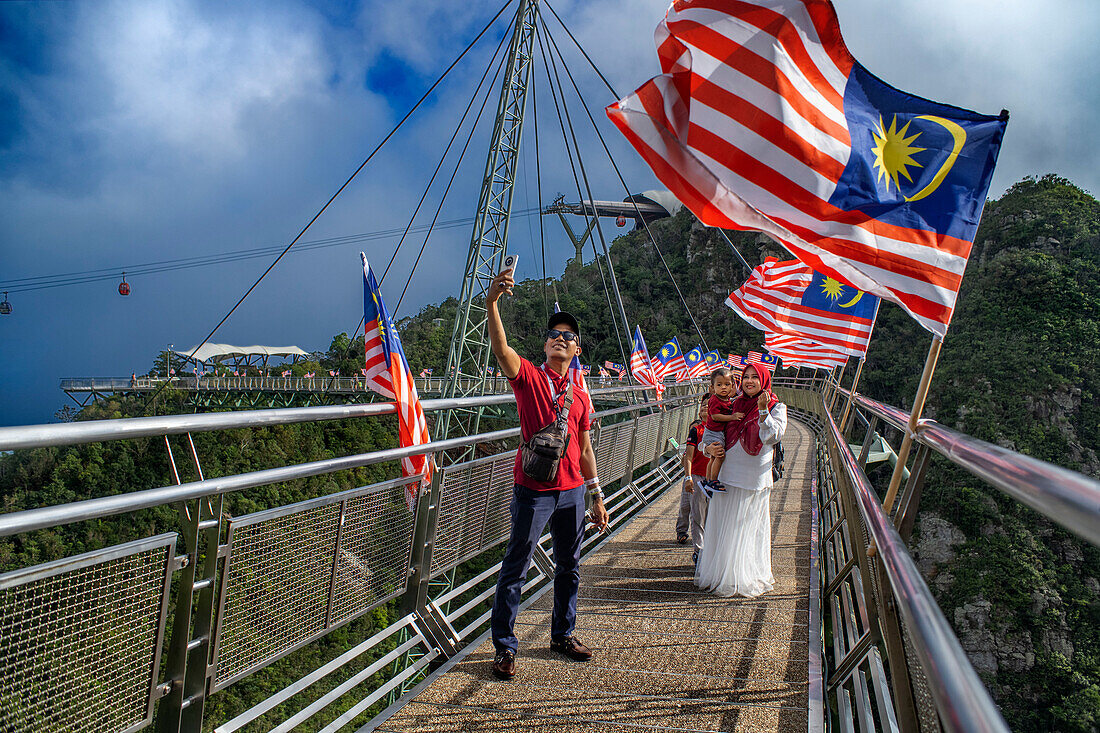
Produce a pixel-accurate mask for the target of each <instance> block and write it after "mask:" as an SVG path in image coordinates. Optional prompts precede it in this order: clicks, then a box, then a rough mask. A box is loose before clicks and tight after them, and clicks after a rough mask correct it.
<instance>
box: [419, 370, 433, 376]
mask: <svg viewBox="0 0 1100 733" xmlns="http://www.w3.org/2000/svg"><path fill="white" fill-rule="evenodd" d="M420 376H422V377H430V376H432V370H431V369H421V370H420Z"/></svg>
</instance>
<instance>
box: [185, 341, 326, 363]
mask: <svg viewBox="0 0 1100 733" xmlns="http://www.w3.org/2000/svg"><path fill="white" fill-rule="evenodd" d="M194 350H195V347H194V346H192V347H191V348H189V349H184V350H183V351H173V352H172V353H174V354H178V355H179V356H182V357H184V358H185V359H194V360H195V361H201V362H208V361H221V360H222V359H224V358H226V357H239V356H245V357H247V356H308V355H309V352H308V351H303V350H302V349H299V348H298V347H297V346H233V345H232V344H211V343H206V344H203V345H202V348H200V349H199V350H198V351H196V352H195V355H194V356H191V352H192V351H194Z"/></svg>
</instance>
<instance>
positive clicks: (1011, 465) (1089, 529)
mask: <svg viewBox="0 0 1100 733" xmlns="http://www.w3.org/2000/svg"><path fill="white" fill-rule="evenodd" d="M842 392H843V393H844V394H847V390H842ZM853 404H855V405H858V406H859V407H862V408H863V409H865V410H867V411H868V412H870V413H872V414H874V415H877V416H878V417H880V418H882V419H883V420H885V421H887V422H889V423H890V424H892V425H894V426H895V427H898V428H899V429H901V430H905V429H906V425H907V423H908V421H909V415H908V414H907V413H905V412H903V411H902V410H899V409H898V408H896V407H893V406H891V405H886V404H883V403H881V402H878V401H876V400H873V399H871V398H869V397H864V396H863V395H861V394H859V393H858V392H857V393H856V395H855V398H854V399H853ZM916 433H917V435H916V441H917V442H918V443H921V444H923V445H927V446H928V447H929V448H931V449H932V450H934V451H936V452H937V453H939V454H940V455H942V456H943V457H945V458H947V459H948V460H950V461H951V462H952V463H954V464H955V465H957V466H960V467H961V468H965V469H966V470H967V471H969V472H970V473H972V474H974V475H975V476H977V477H978V478H981V479H983V480H984V481H987V482H988V483H989V484H991V485H992V486H994V487H996V488H998V489H1000V490H1001V491H1003V492H1005V493H1006V494H1008V495H1009V496H1011V497H1012V498H1014V499H1016V500H1017V501H1020V502H1022V503H1024V504H1026V505H1027V506H1029V507H1031V508H1032V509H1034V510H1035V511H1037V512H1039V513H1040V514H1042V515H1043V516H1045V517H1047V518H1048V519H1050V520H1052V521H1054V522H1056V523H1058V524H1059V525H1061V526H1062V527H1064V528H1066V529H1068V530H1069V531H1070V532H1073V533H1074V534H1076V535H1077V536H1079V537H1081V538H1082V539H1085V540H1087V541H1088V542H1091V543H1092V544H1093V545H1096V546H1098V547H1100V481H1096V480H1095V479H1092V478H1089V477H1088V476H1085V475H1083V474H1080V473H1077V472H1076V471H1071V470H1070V469H1068V468H1062V467H1061V466H1056V465H1054V464H1053V463H1047V462H1046V461H1041V460H1039V459H1038V458H1032V457H1031V456H1025V455H1023V454H1022V453H1017V452H1015V451H1011V450H1008V449H1007V448H1002V447H1000V446H997V445H993V444H992V443H987V442H985V441H984V440H979V439H978V438H974V437H971V436H969V435H965V434H963V433H960V432H958V431H956V430H952V429H951V428H948V427H946V426H944V425H941V424H940V423H938V422H936V421H935V420H931V419H929V418H924V419H922V420H920V421H919V422H918V423H917V430H916Z"/></svg>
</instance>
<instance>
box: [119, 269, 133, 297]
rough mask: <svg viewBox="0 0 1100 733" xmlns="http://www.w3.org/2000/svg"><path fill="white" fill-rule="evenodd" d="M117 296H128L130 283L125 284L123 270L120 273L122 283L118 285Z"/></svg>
mask: <svg viewBox="0 0 1100 733" xmlns="http://www.w3.org/2000/svg"><path fill="white" fill-rule="evenodd" d="M118 294H119V295H129V294H130V283H128V282H126V271H125V270H123V272H122V282H120V283H119V284H118Z"/></svg>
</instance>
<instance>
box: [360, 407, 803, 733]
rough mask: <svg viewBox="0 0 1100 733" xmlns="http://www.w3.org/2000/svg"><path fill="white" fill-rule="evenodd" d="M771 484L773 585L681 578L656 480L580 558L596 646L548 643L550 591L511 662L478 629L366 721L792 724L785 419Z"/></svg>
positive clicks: (538, 726) (793, 631)
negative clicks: (408, 694)
mask: <svg viewBox="0 0 1100 733" xmlns="http://www.w3.org/2000/svg"><path fill="white" fill-rule="evenodd" d="M784 447H785V448H786V452H787V467H788V471H787V475H786V476H785V477H784V478H783V479H782V480H781V481H780V482H779V483H777V484H776V486H775V488H774V489H773V491H772V498H771V512H772V569H773V572H774V574H775V577H776V587H775V589H774V590H773V591H772V592H771V593H768V594H766V595H764V596H761V597H759V598H755V599H745V598H732V599H731V598H718V597H715V596H712V595H709V594H706V593H701V592H699V591H698V590H696V589H695V587H694V586H693V585H692V582H691V574H692V564H691V545H690V544H689V545H686V546H681V545H677V544H676V543H675V541H674V539H673V537H674V523H675V520H676V511H677V506H678V501H679V492H678V491H676V490H672V491H667V492H666V493H665V494H664V495H662V496H661V497H660V498H659V499H658V500H657V501H655V502H654V503H653V504H652V505H651V506H649V507H648V508H647V509H646V510H645V511H644V512H643V513H642V514H640V515H639V516H638V517H636V518H635V519H633V520H632V521H631V522H630V523H629V524H628V525H627V526H626V527H624V528H623V529H622V530H621V531H620V532H619V533H618V534H616V535H615V536H614V537H612V538H611V539H610V540H609V541H607V542H606V543H604V544H603V545H601V546H600V547H599V548H598V549H597V550H596V551H595V552H594V553H592V554H591V555H589V556H588V557H587V558H585V560H584V563H583V566H582V572H581V591H580V597H579V601H578V618H577V631H576V633H577V637H578V638H579V639H581V640H582V641H584V642H585V643H586V644H588V645H589V646H591V647H592V648H593V650H594V652H595V657H594V658H593V659H592V661H590V662H588V663H574V662H570V661H568V660H565V659H563V658H561V657H560V656H559V655H557V654H554V653H551V652H550V651H549V649H548V648H547V645H548V644H549V641H550V639H549V622H550V620H549V614H550V607H551V605H552V602H553V598H552V594H551V593H544V594H543V595H542V596H541V597H540V598H538V600H537V601H536V602H535V603H533V604H532V605H531V607H530V608H528V609H527V610H525V611H523V612H522V613H521V614H520V617H519V622H518V623H517V636H518V637H519V638H520V653H519V656H518V657H517V660H516V662H517V675H516V677H515V679H514V680H512V681H510V682H501V681H498V680H496V679H495V678H493V677H492V675H491V674H490V672H489V666H490V664H491V661H492V654H493V649H492V642H491V641H488V640H486V641H484V642H483V643H481V644H480V645H477V646H473V645H472V651H471V652H470V653H468V654H467V655H466V656H465V657H464V658H462V659H461V660H460V661H458V662H457V663H456V664H455V665H454V666H453V667H451V668H450V670H449V671H447V673H446V674H444V675H442V676H440V677H438V678H437V679H436V680H435V681H434V682H433V683H432V684H431V685H430V686H428V687H426V688H425V689H424V690H422V691H421V693H420V694H419V695H417V697H415V698H414V699H413V700H411V701H410V702H409V703H408V704H406V705H405V706H404V707H403V708H401V709H400V710H398V711H397V712H396V713H395V714H394V715H393V716H392V717H390V718H389V719H388V720H386V721H384V722H382V723H381V724H380V725H379V726H378V728H377V730H379V731H410V732H411V731H475V730H476V731H490V730H492V731H497V730H516V731H532V732H533V731H555V732H562V731H630V732H631V733H635V732H637V731H650V730H652V731H667V730H677V731H734V730H736V731H749V730H751V731H805V730H807V726H808V705H809V666H810V659H809V638H808V629H809V607H810V539H811V500H810V471H811V468H810V458H811V453H812V450H813V439H812V434H811V433H810V432H809V431H808V430H807V429H806V428H805V427H804V426H802V425H801V424H798V423H795V422H793V421H792V422H791V423H790V426H789V428H788V431H787V437H786V438H785V439H784Z"/></svg>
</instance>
